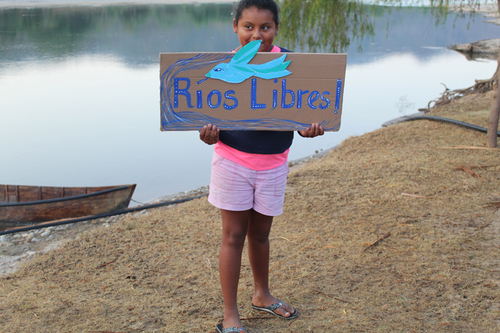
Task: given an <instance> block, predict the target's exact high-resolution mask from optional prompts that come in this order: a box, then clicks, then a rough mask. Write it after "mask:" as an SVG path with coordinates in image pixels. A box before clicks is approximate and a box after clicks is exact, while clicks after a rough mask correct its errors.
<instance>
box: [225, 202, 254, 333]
mask: <svg viewBox="0 0 500 333" xmlns="http://www.w3.org/2000/svg"><path fill="white" fill-rule="evenodd" d="M221 214H222V245H221V248H220V255H219V274H220V282H221V287H222V296H223V297H224V322H223V326H224V328H228V327H240V326H241V321H240V316H239V313H238V306H237V293H238V281H239V278H240V268H241V253H242V251H243V245H244V244H245V236H246V233H247V229H248V220H249V216H250V211H242V212H237V211H229V210H224V209H222V210H221Z"/></svg>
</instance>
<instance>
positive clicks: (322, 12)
mask: <svg viewBox="0 0 500 333" xmlns="http://www.w3.org/2000/svg"><path fill="white" fill-rule="evenodd" d="M479 1H480V0H457V1H451V2H450V0H430V5H427V6H428V7H430V10H431V13H432V15H433V16H434V18H435V24H436V26H439V25H441V24H444V23H445V22H446V19H447V14H448V12H449V11H450V9H451V8H453V9H454V10H458V11H460V12H461V13H462V15H465V14H464V13H465V12H464V11H463V8H464V6H467V7H468V8H472V9H474V8H479V4H480V2H479ZM487 1H488V0H487ZM415 4H417V5H418V4H419V2H418V1H417V2H416V3H415ZM415 4H412V5H415ZM406 5H408V4H407V3H406ZM420 6H421V7H424V6H423V4H420ZM402 8H404V7H403V1H402V0H375V1H374V2H373V5H366V4H363V3H362V2H361V1H352V0H282V1H281V23H280V34H279V35H278V40H279V43H280V44H281V45H283V46H285V47H288V48H291V49H295V48H296V47H299V48H301V49H303V50H307V51H308V52H333V53H336V52H344V51H346V50H347V49H348V47H349V46H350V45H351V43H353V42H355V41H358V42H360V41H362V40H363V38H366V37H368V38H373V36H374V34H375V23H374V22H375V18H376V17H380V16H385V15H387V14H390V13H391V11H392V10H393V9H396V10H400V9H402ZM386 29H387V30H388V29H389V21H387V27H386ZM360 45H361V44H358V48H359V49H360V48H361V46H360Z"/></svg>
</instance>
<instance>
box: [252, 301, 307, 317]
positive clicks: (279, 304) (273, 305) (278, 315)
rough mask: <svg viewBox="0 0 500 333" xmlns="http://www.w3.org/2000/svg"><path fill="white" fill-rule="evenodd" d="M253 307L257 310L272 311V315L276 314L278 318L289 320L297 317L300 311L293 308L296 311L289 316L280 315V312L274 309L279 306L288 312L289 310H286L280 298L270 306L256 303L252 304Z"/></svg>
mask: <svg viewBox="0 0 500 333" xmlns="http://www.w3.org/2000/svg"><path fill="white" fill-rule="evenodd" d="M252 308H253V309H255V310H258V311H264V312H267V313H270V314H272V315H275V316H276V317H278V318H281V319H287V320H289V319H295V318H297V316H298V315H299V312H298V311H297V309H293V310H294V312H293V313H290V316H288V317H284V316H282V315H280V314H279V313H276V312H274V310H276V309H277V308H282V309H283V310H285V311H286V312H288V310H286V309H285V308H284V307H283V302H282V301H280V300H279V299H278V302H277V303H273V304H271V305H269V306H266V307H260V306H255V305H253V304H252Z"/></svg>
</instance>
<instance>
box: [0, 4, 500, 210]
mask: <svg viewBox="0 0 500 333" xmlns="http://www.w3.org/2000/svg"><path fill="white" fill-rule="evenodd" d="M231 9H232V7H231V5H198V6H194V5H175V6H174V5H165V6H159V5H158V6H116V7H88V8H86V7H83V8H39V9H10V10H0V25H1V29H0V115H1V121H0V156H1V159H0V175H1V176H2V177H1V178H2V180H1V183H9V184H27V185H53V186H63V185H66V186H82V185H83V186H99V185H107V184H126V183H137V184H138V187H137V189H136V194H135V195H134V199H135V200H138V201H143V202H144V201H148V200H152V199H154V198H157V197H160V196H162V195H166V194H171V193H175V192H178V191H185V190H189V189H192V188H196V187H199V186H203V185H207V184H208V182H209V171H210V156H211V152H212V149H211V147H209V146H206V145H204V144H203V143H202V142H201V141H200V140H199V139H198V136H197V133H196V132H160V131H159V127H160V115H159V114H160V110H159V63H158V53H160V52H187V51H226V50H229V49H231V48H233V47H234V46H235V45H237V38H236V36H235V34H234V33H233V31H232V28H231V16H230V13H231ZM78 17H79V18H78ZM408 18H410V19H408ZM373 20H374V22H375V25H374V27H375V28H374V33H375V34H374V35H373V36H372V37H371V38H364V39H363V40H360V41H357V42H356V43H352V44H351V45H349V47H348V49H347V53H348V68H347V74H346V88H345V93H344V114H343V116H342V117H343V118H342V125H341V130H340V132H337V133H328V134H326V135H325V136H323V137H321V138H316V139H314V140H308V139H302V138H298V137H296V139H295V141H294V144H293V146H292V149H291V154H290V158H291V159H297V158H301V157H304V156H307V155H310V154H314V152H315V151H320V150H322V149H328V148H331V147H334V146H335V145H337V144H339V143H340V142H341V141H342V140H343V139H345V138H346V137H348V136H352V135H360V134H363V133H365V132H367V131H372V130H374V129H376V128H379V127H380V125H381V124H382V123H383V122H385V121H388V120H390V119H393V118H396V117H398V116H400V115H402V113H413V112H415V111H416V108H419V107H425V106H426V105H427V102H428V101H429V100H431V99H434V98H435V97H437V96H438V95H439V93H440V92H442V90H443V86H442V85H441V84H440V83H441V82H442V83H444V84H446V85H447V86H448V88H450V89H456V88H463V87H467V86H470V85H472V84H473V83H474V79H482V78H489V77H491V75H492V73H493V72H494V70H495V68H496V63H495V62H484V61H482V62H470V61H467V60H466V59H465V58H464V57H463V56H461V55H459V54H457V53H455V52H453V51H449V50H446V49H445V48H444V46H446V45H448V44H455V43H465V42H468V41H475V40H480V39H486V38H493V37H495V36H498V32H499V31H498V30H499V29H498V28H497V27H495V26H491V25H487V24H484V23H481V21H482V20H481V18H480V17H476V18H475V20H473V21H472V22H471V23H470V24H469V23H468V22H466V21H463V20H460V19H453V21H454V22H455V23H453V24H455V26H456V28H455V29H454V30H452V29H450V28H449V27H448V26H447V24H449V23H448V22H449V20H448V21H447V23H446V24H445V26H444V27H446V29H445V28H444V27H442V26H440V27H436V26H435V24H434V19H433V17H432V16H430V15H429V13H428V12H427V11H425V10H421V9H414V10H412V11H410V12H409V13H406V14H405V13H402V12H400V14H397V13H394V16H393V15H391V25H390V27H391V30H390V33H388V32H387V30H386V28H385V27H386V23H387V17H385V16H384V18H383V19H380V20H378V18H377V17H375V18H374V19H373ZM72 21H75V22H72ZM382 22H385V23H382ZM467 24H469V25H470V28H469V29H467ZM282 32H283V29H282V30H281V32H280V33H282ZM490 36H491V37H490ZM357 44H360V45H361V47H362V49H363V53H358V52H357V49H358V46H359V45H357ZM296 50H298V51H300V48H297V49H296Z"/></svg>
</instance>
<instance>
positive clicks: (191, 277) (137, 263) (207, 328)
mask: <svg viewBox="0 0 500 333" xmlns="http://www.w3.org/2000/svg"><path fill="white" fill-rule="evenodd" d="M491 98H492V94H491V93H489V94H486V95H472V96H467V97H466V98H464V99H462V100H458V101H454V102H452V103H450V104H448V105H446V106H443V107H441V108H439V109H436V110H433V112H432V113H431V115H438V116H444V117H450V118H454V119H457V120H461V121H467V122H471V123H474V124H476V125H480V126H485V124H486V120H487V117H488V112H489V107H490V103H491ZM485 141H486V137H485V135H484V134H482V133H479V132H474V131H471V130H467V129H464V128H461V127H457V126H454V125H449V124H444V123H437V122H430V121H414V122H407V123H401V124H397V125H393V126H390V127H387V128H383V129H380V130H377V131H375V132H372V133H368V134H366V135H363V136H360V137H353V138H349V139H347V140H345V141H344V142H343V143H342V144H341V145H340V147H338V148H337V149H335V150H333V151H331V152H330V154H329V155H328V156H326V157H323V158H321V159H317V160H313V161H310V162H308V163H307V164H305V165H303V166H302V167H301V168H298V169H295V170H292V172H291V173H290V176H289V186H288V190H287V192H288V193H287V199H286V202H285V207H284V209H285V212H284V214H283V215H282V216H280V217H278V218H276V220H275V225H274V226H273V231H272V235H271V269H272V272H271V282H272V286H273V292H274V294H275V295H276V296H278V297H280V298H282V299H283V300H286V301H288V302H290V303H291V304H293V305H294V306H295V307H296V308H298V309H299V311H300V312H301V316H300V317H299V319H297V320H295V321H291V322H285V321H281V320H278V319H274V318H270V317H268V316H266V315H262V314H260V313H256V312H252V310H251V306H250V302H251V297H252V276H251V271H250V267H249V264H248V260H247V259H246V257H245V259H244V261H243V265H244V266H243V269H242V274H241V280H240V293H239V305H240V308H241V314H242V316H243V317H244V319H245V320H244V324H245V326H246V327H247V330H248V331H249V332H313V331H314V332H498V331H499V330H500V321H499V320H500V288H499V279H498V276H499V274H500V273H499V272H500V270H499V259H500V258H499V251H498V249H499V244H500V243H499V240H498V236H499V228H500V211H498V209H497V207H496V206H495V205H493V206H491V205H490V206H488V204H491V203H495V202H498V201H499V200H500V151H498V150H479V149H464V148H462V149H446V148H451V147H456V146H466V147H468V146H482V147H484V144H485ZM464 168H465V169H467V170H470V171H472V172H473V173H475V174H476V175H477V176H476V175H474V174H471V173H469V172H467V171H466V170H464ZM220 238H221V229H220V214H219V212H218V211H217V210H216V209H215V208H213V207H212V206H210V205H209V204H208V203H207V201H206V198H202V199H198V200H195V201H191V202H188V203H185V204H182V205H179V206H176V207H173V208H163V209H155V210H151V211H149V212H148V214H135V215H130V216H127V217H126V218H125V219H123V220H122V221H120V222H117V223H115V224H113V225H112V226H110V227H109V228H99V229H95V230H93V231H91V232H87V233H85V234H82V235H81V237H80V238H79V239H77V240H73V241H69V242H68V243H67V244H66V245H65V246H63V247H62V248H60V249H57V250H55V251H52V252H49V253H47V254H45V255H40V256H38V257H36V258H35V259H33V260H32V261H30V262H28V263H26V264H25V265H24V266H22V268H21V269H20V270H18V271H17V272H16V273H15V274H13V275H11V276H8V277H4V278H1V279H0V326H1V327H2V331H4V332H155V331H156V332H169V333H170V332H215V324H216V323H217V322H218V320H220V319H221V318H222V297H221V293H220V287H219V281H218V271H217V260H218V259H217V257H218V247H219V243H220ZM244 255H246V253H245V254H244Z"/></svg>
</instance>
